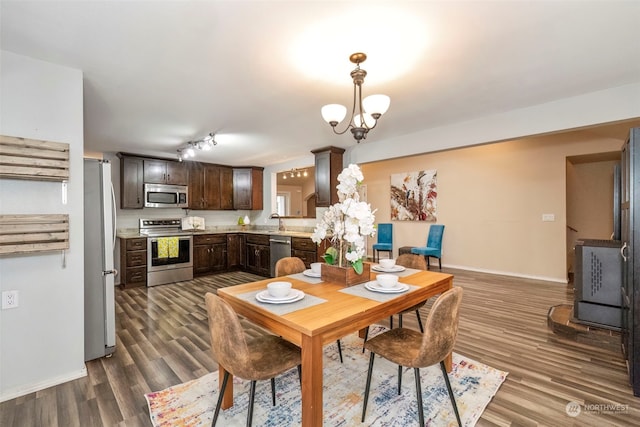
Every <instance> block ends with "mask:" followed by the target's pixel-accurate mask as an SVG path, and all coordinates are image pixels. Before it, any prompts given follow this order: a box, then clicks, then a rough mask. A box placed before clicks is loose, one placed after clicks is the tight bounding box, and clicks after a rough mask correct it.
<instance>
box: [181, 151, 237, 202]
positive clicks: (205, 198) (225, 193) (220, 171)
mask: <svg viewBox="0 0 640 427" xmlns="http://www.w3.org/2000/svg"><path fill="white" fill-rule="evenodd" d="M189 208H190V209H200V210H203V209H206V210H219V209H233V170H232V169H231V168H230V167H226V166H219V165H214V164H209V163H199V162H190V165H189Z"/></svg>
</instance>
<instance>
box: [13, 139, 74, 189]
mask: <svg viewBox="0 0 640 427" xmlns="http://www.w3.org/2000/svg"><path fill="white" fill-rule="evenodd" d="M0 178H10V179H33V180H41V181H66V180H68V179H69V144H65V143H62V142H50V141H39V140H35V139H27V138H20V137H15V136H6V135H0Z"/></svg>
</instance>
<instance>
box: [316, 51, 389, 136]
mask: <svg viewBox="0 0 640 427" xmlns="http://www.w3.org/2000/svg"><path fill="white" fill-rule="evenodd" d="M366 59H367V55H366V54H364V53H362V52H358V53H354V54H352V55H351V56H350V57H349V60H350V61H351V62H353V63H354V64H356V68H355V69H354V70H353V71H351V79H352V80H353V108H352V110H351V111H352V112H351V118H350V119H348V121H347V122H346V123H347V125H346V127H345V128H344V129H343V130H342V131H338V130H336V126H337V125H338V123H340V122H342V121H343V119H344V118H345V116H346V114H347V107H345V106H343V105H340V104H328V105H325V106H324V107H322V109H321V110H320V113H321V114H322V118H323V119H324V121H326V122H327V123H329V125H331V128H332V129H333V132H334V133H335V134H338V135H342V134H343V133H345V132H346V131H347V130H351V133H352V135H353V137H354V139H355V140H356V142H358V143H359V142H360V141H361V140H363V139H365V138H366V137H367V133H368V132H369V131H370V130H371V129H373V128H375V127H376V125H377V124H378V119H379V118H380V117H382V115H383V114H384V113H386V112H387V110H388V109H389V105H390V104H391V99H390V98H389V97H388V96H386V95H380V94H376V95H370V96H368V97H366V98H365V99H362V85H363V84H364V79H365V77H366V76H367V72H366V71H365V70H363V69H361V68H360V64H361V63H363V62H364V61H366Z"/></svg>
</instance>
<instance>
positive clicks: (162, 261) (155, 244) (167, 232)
mask: <svg viewBox="0 0 640 427" xmlns="http://www.w3.org/2000/svg"><path fill="white" fill-rule="evenodd" d="M140 234H142V235H144V236H147V286H156V285H163V284H167V283H174V282H181V281H183V280H191V279H193V236H192V235H191V233H189V232H186V231H182V220H181V219H180V218H168V219H141V220H140Z"/></svg>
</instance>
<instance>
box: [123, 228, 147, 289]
mask: <svg viewBox="0 0 640 427" xmlns="http://www.w3.org/2000/svg"><path fill="white" fill-rule="evenodd" d="M120 286H121V287H122V288H124V289H129V288H135V287H138V286H147V239H146V238H135V239H120Z"/></svg>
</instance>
